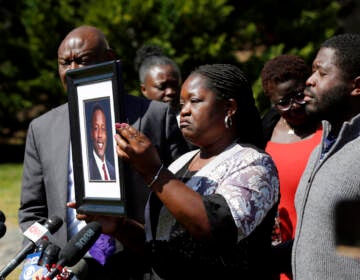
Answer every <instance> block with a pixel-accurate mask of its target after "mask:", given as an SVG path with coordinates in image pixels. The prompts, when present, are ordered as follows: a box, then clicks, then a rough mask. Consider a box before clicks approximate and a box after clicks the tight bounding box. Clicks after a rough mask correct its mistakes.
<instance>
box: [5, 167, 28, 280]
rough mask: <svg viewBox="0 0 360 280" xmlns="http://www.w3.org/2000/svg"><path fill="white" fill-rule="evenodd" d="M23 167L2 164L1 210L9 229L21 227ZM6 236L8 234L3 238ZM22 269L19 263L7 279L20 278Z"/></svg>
mask: <svg viewBox="0 0 360 280" xmlns="http://www.w3.org/2000/svg"><path fill="white" fill-rule="evenodd" d="M22 168H23V165H22V163H9V164H0V210H1V211H3V212H4V214H5V217H6V221H5V225H6V227H7V229H9V228H18V227H19V226H18V218H17V213H18V208H19V205H20V187H21V176H22ZM5 237H6V234H5V236H4V237H3V238H5ZM12 257H14V256H9V261H10V260H11V258H12ZM1 269H2V267H1ZM21 270H22V265H19V266H18V267H17V268H16V269H15V270H14V271H12V272H11V273H10V274H9V275H8V276H7V278H6V279H7V280H17V279H19V275H20V273H21Z"/></svg>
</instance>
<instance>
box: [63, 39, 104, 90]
mask: <svg viewBox="0 0 360 280" xmlns="http://www.w3.org/2000/svg"><path fill="white" fill-rule="evenodd" d="M106 58H107V57H106V50H105V49H104V48H103V45H102V44H101V43H100V42H99V39H98V38H97V37H96V36H93V35H92V34H90V33H85V32H76V33H74V34H70V35H69V36H68V37H66V38H65V39H64V41H63V42H62V43H61V45H60V47H59V50H58V71H59V76H60V80H61V83H62V85H63V87H64V89H65V90H66V76H65V74H66V71H68V70H71V69H76V68H80V67H83V66H87V65H92V64H97V63H100V62H103V61H105V60H106Z"/></svg>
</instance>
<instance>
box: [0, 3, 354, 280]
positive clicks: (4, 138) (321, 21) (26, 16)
mask: <svg viewBox="0 0 360 280" xmlns="http://www.w3.org/2000/svg"><path fill="white" fill-rule="evenodd" d="M83 24H90V25H94V26H97V27H99V28H100V29H101V30H102V31H103V32H104V33H105V35H106V36H107V38H108V40H109V43H110V45H111V47H112V48H113V49H114V50H115V52H116V53H117V55H118V57H119V58H120V59H121V61H122V64H123V79H124V83H125V88H126V90H127V91H128V92H129V93H130V94H133V95H139V94H140V92H139V86H138V85H139V81H138V76H137V73H136V71H135V69H134V59H135V53H136V50H137V49H138V48H139V47H141V46H142V45H143V44H146V43H152V44H157V45H159V46H161V47H162V48H163V49H164V51H165V53H166V54H167V55H168V56H170V57H172V58H173V59H174V60H175V61H176V62H177V63H178V64H179V66H180V69H181V71H182V75H183V77H184V78H185V77H186V76H187V75H188V74H189V73H190V71H191V70H192V69H194V68H195V67H196V66H198V65H201V64H206V63H233V64H236V65H238V66H239V67H240V68H242V69H243V70H244V71H245V72H246V73H247V74H248V76H249V78H250V80H251V82H252V85H253V90H254V94H255V98H256V101H257V106H258V109H259V110H260V112H261V113H264V112H265V111H266V110H267V109H268V108H269V105H270V104H269V103H268V102H267V100H266V99H265V98H264V96H263V93H262V89H261V84H260V80H259V73H260V70H261V68H262V66H263V64H264V63H265V62H266V61H267V60H268V59H271V58H272V57H274V56H276V55H278V54H281V53H293V54H297V55H300V56H302V57H303V58H304V59H305V60H306V61H307V62H308V63H309V64H311V61H312V59H313V58H314V55H315V53H316V51H317V49H318V47H319V45H320V43H321V42H323V41H324V40H325V39H327V38H329V37H331V36H333V35H334V34H337V33H343V32H360V0H336V1H334V0H333V1H331V0H305V1H304V0H302V1H301V0H257V1H251V0H229V1H226V0H188V1H187V0H167V1H166V0H102V1H98V0H88V1H82V0H62V1H51V0H16V1H13V0H0V38H1V39H0V195H1V196H0V197H1V198H0V210H2V211H3V212H4V213H5V214H6V217H7V221H6V223H7V226H8V227H17V208H18V206H19V193H20V182H21V173H22V161H23V154H24V143H25V137H26V131H27V127H28V125H29V122H30V121H31V120H32V119H33V118H35V117H37V116H38V115H40V114H42V113H44V112H46V111H48V110H49V109H51V108H53V107H55V106H58V105H60V104H61V103H64V102H66V101H67V96H66V93H65V92H63V90H62V88H61V84H60V82H59V79H58V73H57V48H58V45H59V43H60V42H61V40H62V39H63V38H64V36H65V35H66V34H67V33H68V32H69V31H70V30H71V29H73V28H74V27H77V26H79V25H83ZM60 133H61V132H60ZM1 242H4V240H1ZM10 257H11V256H9V259H10ZM17 276H18V270H17V271H15V272H14V273H13V274H11V275H9V278H8V279H10V280H12V279H18V278H17Z"/></svg>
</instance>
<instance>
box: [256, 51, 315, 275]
mask: <svg viewBox="0 0 360 280" xmlns="http://www.w3.org/2000/svg"><path fill="white" fill-rule="evenodd" d="M310 73H311V71H310V67H309V66H308V65H307V64H306V63H305V61H304V60H303V59H302V58H300V57H299V56H295V55H287V54H284V55H279V56H276V57H275V58H273V59H271V60H269V61H267V62H266V63H265V65H264V67H263V69H262V70H261V81H262V86H263V90H264V93H265V95H266V96H267V97H268V98H269V99H270V101H271V103H272V104H273V108H272V109H271V110H270V111H269V113H268V114H267V115H265V116H264V117H263V125H264V134H265V135H267V139H268V142H267V144H266V148H265V151H266V152H268V153H269V154H270V155H271V157H272V158H273V160H274V162H275V164H276V167H277V169H278V172H279V179H280V203H279V207H278V216H277V218H276V221H275V228H274V236H273V239H274V240H273V245H274V246H275V247H274V248H273V249H274V254H275V255H274V258H273V261H274V270H275V271H276V272H275V275H274V278H275V279H279V276H280V279H292V276H291V243H292V241H293V239H294V235H295V227H296V211H295V205H294V197H295V192H296V189H297V186H298V183H299V180H300V177H301V174H302V173H303V171H304V169H305V166H306V163H307V161H308V158H309V156H310V153H311V152H312V150H313V149H314V148H315V146H317V145H318V144H319V143H320V140H321V135H322V127H321V122H320V121H318V120H316V119H314V118H312V117H311V116H309V115H308V114H307V113H306V111H305V101H304V98H305V96H304V89H305V82H306V79H307V78H308V77H309V76H310ZM280 271H282V272H284V273H281V275H279V272H280ZM285 272H286V273H285Z"/></svg>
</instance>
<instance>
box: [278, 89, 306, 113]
mask: <svg viewBox="0 0 360 280" xmlns="http://www.w3.org/2000/svg"><path fill="white" fill-rule="evenodd" d="M304 97H305V95H304V93H303V92H297V93H295V94H294V95H291V96H287V97H285V98H283V99H281V100H280V101H279V102H277V103H275V104H274V105H275V106H276V107H277V108H278V109H279V110H280V111H288V110H290V108H291V107H292V106H293V104H294V102H295V103H296V104H299V105H304V104H305V103H306V102H305V100H304Z"/></svg>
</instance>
